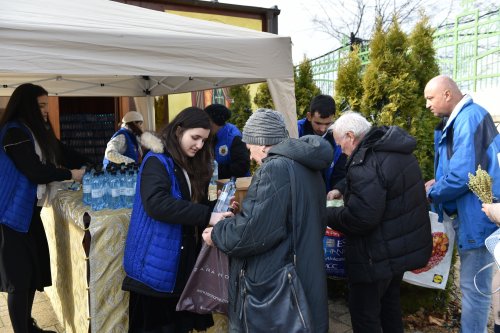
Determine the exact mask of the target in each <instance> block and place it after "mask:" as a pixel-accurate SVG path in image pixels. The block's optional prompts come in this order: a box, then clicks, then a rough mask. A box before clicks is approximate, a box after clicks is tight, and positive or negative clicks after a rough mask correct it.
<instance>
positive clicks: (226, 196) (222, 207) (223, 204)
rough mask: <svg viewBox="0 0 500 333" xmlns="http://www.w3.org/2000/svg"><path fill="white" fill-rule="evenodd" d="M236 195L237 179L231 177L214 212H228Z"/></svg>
mask: <svg viewBox="0 0 500 333" xmlns="http://www.w3.org/2000/svg"><path fill="white" fill-rule="evenodd" d="M235 193H236V177H231V179H229V181H228V182H227V183H225V184H224V187H223V188H222V192H221V194H220V196H219V199H217V203H216V204H215V208H214V212H217V213H218V212H227V211H228V210H229V204H230V201H231V197H232V196H234V194H235Z"/></svg>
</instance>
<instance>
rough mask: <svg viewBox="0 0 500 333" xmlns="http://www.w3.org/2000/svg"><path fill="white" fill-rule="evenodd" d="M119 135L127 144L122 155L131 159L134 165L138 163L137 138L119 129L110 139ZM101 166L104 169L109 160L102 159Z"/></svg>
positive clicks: (126, 130)
mask: <svg viewBox="0 0 500 333" xmlns="http://www.w3.org/2000/svg"><path fill="white" fill-rule="evenodd" d="M121 134H123V135H124V136H125V140H126V142H127V149H126V150H125V152H124V153H123V155H124V156H127V157H129V158H131V159H133V160H134V161H135V163H137V162H139V144H138V143H137V138H136V137H135V135H134V133H132V132H130V131H129V130H128V129H126V128H120V129H119V130H118V131H116V133H115V134H113V136H112V137H111V139H113V138H114V137H116V136H118V135H121ZM102 164H103V165H104V167H106V166H107V165H108V164H109V160H108V159H107V158H106V157H104V160H103V161H102Z"/></svg>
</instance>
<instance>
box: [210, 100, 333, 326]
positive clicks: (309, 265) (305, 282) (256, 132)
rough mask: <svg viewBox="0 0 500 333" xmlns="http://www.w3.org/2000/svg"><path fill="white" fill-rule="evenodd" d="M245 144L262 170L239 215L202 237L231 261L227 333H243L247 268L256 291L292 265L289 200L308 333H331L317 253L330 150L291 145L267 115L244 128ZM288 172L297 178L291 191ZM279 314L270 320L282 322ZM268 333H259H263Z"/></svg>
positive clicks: (318, 142)
mask: <svg viewBox="0 0 500 333" xmlns="http://www.w3.org/2000/svg"><path fill="white" fill-rule="evenodd" d="M243 142H245V143H246V144H247V148H248V149H249V150H250V157H251V158H252V159H253V160H255V161H256V162H257V164H259V165H260V167H259V169H258V170H257V171H256V173H255V174H254V176H253V178H252V182H251V184H250V186H249V188H248V192H247V196H246V198H245V200H243V203H242V210H241V212H240V213H238V214H236V215H235V216H234V217H231V218H226V219H223V220H221V221H219V222H218V223H217V224H216V225H215V226H214V227H213V228H207V229H206V230H205V232H204V233H203V238H204V239H205V241H206V242H207V243H208V244H209V245H212V244H213V245H215V246H216V247H217V248H219V249H220V250H222V251H223V252H224V253H226V254H227V255H228V256H229V257H230V259H231V260H230V274H229V326H230V332H243V331H244V329H243V322H242V317H241V316H240V313H241V306H242V304H241V297H240V292H239V287H240V286H238V275H239V273H240V271H241V269H242V268H243V265H244V262H245V261H246V277H247V278H248V279H250V280H252V281H254V282H257V283H258V282H262V281H265V280H267V279H268V278H269V276H271V275H273V273H275V272H276V271H278V270H279V269H280V268H282V267H283V266H285V265H286V264H287V263H289V262H291V261H292V258H291V255H290V254H291V252H290V250H291V248H292V224H291V223H292V196H295V200H294V202H296V203H297V204H296V205H297V206H296V207H294V211H293V214H295V218H294V219H293V220H294V221H296V225H295V233H296V241H295V251H296V255H297V259H296V270H297V275H298V277H299V279H300V281H301V283H302V286H303V288H304V291H305V295H306V298H307V302H308V305H309V309H310V313H311V322H312V325H313V327H312V329H311V332H317V333H323V332H328V301H327V290H326V274H325V269H324V261H323V246H322V240H323V236H324V233H325V228H326V219H325V212H326V207H325V206H326V205H325V201H326V197H325V193H324V183H323V179H322V177H321V173H320V170H322V169H324V168H326V167H327V166H328V164H329V163H330V159H329V156H331V155H332V154H333V152H332V148H331V146H330V145H329V144H328V142H327V141H325V140H323V139H322V138H321V137H319V136H313V135H311V136H304V137H302V138H300V139H289V138H288V132H287V130H286V127H285V123H284V121H283V117H282V115H281V114H280V113H278V112H276V111H273V110H269V109H259V110H257V111H256V112H254V113H253V114H252V116H251V117H250V118H249V119H248V121H247V123H246V124H245V127H244V128H243ZM289 164H291V166H292V170H293V171H292V172H293V173H295V176H294V179H295V184H293V185H292V184H291V181H292V179H291V177H290V172H289V169H288V165H289ZM292 188H295V191H294V193H292V190H291V189H292ZM279 310H280V309H276V311H273V313H275V314H276V316H279ZM281 310H283V309H281ZM250 320H251V319H250ZM268 329H269V328H266V327H262V332H265V331H267V330H268Z"/></svg>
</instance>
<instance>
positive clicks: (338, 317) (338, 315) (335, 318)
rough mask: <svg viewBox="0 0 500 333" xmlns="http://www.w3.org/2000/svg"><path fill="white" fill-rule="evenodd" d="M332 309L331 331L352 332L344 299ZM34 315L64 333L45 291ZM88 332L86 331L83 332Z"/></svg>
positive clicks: (2, 311)
mask: <svg viewBox="0 0 500 333" xmlns="http://www.w3.org/2000/svg"><path fill="white" fill-rule="evenodd" d="M329 310H330V332H332V333H333V332H335V333H351V332H352V329H351V324H350V323H351V317H350V316H349V311H348V310H347V307H346V306H345V302H344V301H342V300H331V301H330V304H329ZM32 313H33V317H34V318H35V319H36V321H37V323H38V325H39V326H40V327H41V328H43V329H46V330H52V331H56V332H58V333H64V332H65V330H64V328H63V327H62V326H61V324H60V323H59V322H58V321H57V318H56V315H55V313H54V311H53V310H52V306H51V304H50V301H49V299H48V298H47V296H46V295H45V293H39V292H37V293H36V295H35V302H34V304H33V312H32ZM0 332H2V333H13V332H14V331H13V330H12V325H11V323H10V318H9V313H8V311H7V294H6V293H0ZM82 333H86V332H82Z"/></svg>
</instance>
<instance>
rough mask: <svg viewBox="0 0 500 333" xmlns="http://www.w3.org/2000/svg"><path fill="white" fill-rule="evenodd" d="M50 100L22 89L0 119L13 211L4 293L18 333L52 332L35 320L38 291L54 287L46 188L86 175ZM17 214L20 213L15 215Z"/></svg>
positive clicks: (5, 240) (4, 216) (0, 192)
mask: <svg viewBox="0 0 500 333" xmlns="http://www.w3.org/2000/svg"><path fill="white" fill-rule="evenodd" d="M47 95H48V93H47V91H46V90H45V89H43V88H42V87H40V86H37V85H33V84H30V83H27V84H22V85H20V86H19V87H17V88H16V90H14V92H13V94H12V96H11V98H10V100H9V103H8V104H7V108H6V110H5V113H4V114H3V116H2V118H1V119H0V128H1V132H0V133H1V134H0V142H1V144H2V151H1V152H0V180H1V181H0V183H2V187H1V189H0V197H1V200H2V201H3V202H2V203H4V204H6V207H7V208H6V210H3V209H0V291H3V292H8V298H7V303H8V309H9V316H10V319H11V322H12V327H13V329H14V332H15V333H28V332H47V331H42V330H41V329H40V328H39V327H38V326H37V325H36V323H35V322H34V320H33V318H31V308H32V305H33V298H34V296H35V290H39V291H43V288H44V287H47V286H50V285H51V284H52V281H51V275H50V257H49V248H48V244H47V237H46V236H45V230H44V228H43V224H42V221H41V218H40V211H41V209H42V206H43V205H44V204H45V203H46V202H47V200H48V189H47V187H46V184H48V183H50V182H53V181H62V180H68V179H73V180H77V181H80V180H81V178H82V175H83V172H84V170H83V169H76V168H79V167H81V166H82V164H83V162H84V161H78V160H72V159H68V158H67V156H63V153H64V151H63V148H64V147H62V146H61V144H60V142H59V141H58V140H57V139H56V137H55V135H54V132H53V131H52V127H51V126H50V123H49V122H48V107H47V104H48V97H47ZM75 156H76V155H75ZM64 157H66V159H65V158H64ZM2 177H3V178H2ZM13 179H17V184H16V186H15V187H14V188H11V187H10V186H8V185H9V183H10V182H11V181H13ZM22 184H24V185H25V186H23V185H22ZM8 191H9V193H7V192H8ZM9 200H10V201H9ZM16 209H17V211H16V212H17V213H12V212H14V210H16Z"/></svg>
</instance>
